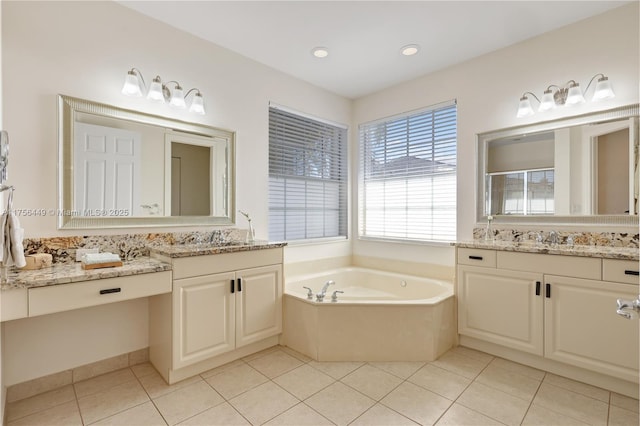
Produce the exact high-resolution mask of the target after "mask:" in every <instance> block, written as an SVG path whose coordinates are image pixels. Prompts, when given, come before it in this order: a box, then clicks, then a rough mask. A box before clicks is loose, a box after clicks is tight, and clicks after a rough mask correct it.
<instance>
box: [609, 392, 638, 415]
mask: <svg viewBox="0 0 640 426" xmlns="http://www.w3.org/2000/svg"><path fill="white" fill-rule="evenodd" d="M611 405H615V406H616V407H620V408H624V409H625V410H629V411H633V412H636V413H637V412H638V400H637V399H635V398H629V397H628V396H625V395H620V394H619V393H615V392H611Z"/></svg>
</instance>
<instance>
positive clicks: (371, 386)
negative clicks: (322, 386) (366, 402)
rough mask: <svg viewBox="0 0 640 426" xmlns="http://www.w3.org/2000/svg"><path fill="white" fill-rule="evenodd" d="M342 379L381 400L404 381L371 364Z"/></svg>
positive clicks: (343, 381) (371, 396)
mask: <svg viewBox="0 0 640 426" xmlns="http://www.w3.org/2000/svg"><path fill="white" fill-rule="evenodd" d="M340 381H341V382H342V383H344V384H346V385H348V386H351V387H352V388H354V389H355V390H357V391H358V392H361V393H363V394H365V395H366V396H368V397H369V398H372V399H374V400H376V401H380V400H381V399H382V398H383V397H384V396H385V395H387V394H388V393H389V392H391V391H392V390H394V389H395V388H397V387H398V385H400V383H402V379H400V378H399V377H397V376H394V375H393V374H390V373H387V372H385V371H382V370H380V369H379V368H375V367H372V366H370V365H363V366H362V367H360V368H358V369H357V370H356V371H354V372H353V373H350V374H348V375H346V376H345V377H343V378H342V380H340Z"/></svg>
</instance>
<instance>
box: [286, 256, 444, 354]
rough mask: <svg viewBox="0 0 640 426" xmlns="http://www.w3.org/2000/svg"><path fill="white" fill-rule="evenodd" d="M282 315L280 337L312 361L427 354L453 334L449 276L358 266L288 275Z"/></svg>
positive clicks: (437, 351)
mask: <svg viewBox="0 0 640 426" xmlns="http://www.w3.org/2000/svg"><path fill="white" fill-rule="evenodd" d="M328 280H333V281H335V285H332V286H329V288H328V289H327V292H326V296H325V299H324V301H323V302H317V301H316V299H315V294H316V293H318V292H319V291H320V289H321V288H322V286H323V285H324V283H326V282H327V281H328ZM305 286H306V287H309V288H311V289H313V292H314V298H313V300H308V299H307V290H305V289H304V288H303V287H305ZM336 290H340V291H344V293H339V294H338V301H337V302H332V301H331V295H332V293H333V292H334V291H336ZM284 319H285V321H284V330H283V343H284V344H285V345H287V346H289V347H291V348H292V349H295V350H297V351H299V352H302V353H304V354H306V355H308V356H310V357H311V358H313V359H315V360H318V361H433V360H435V359H436V358H437V357H438V356H440V355H442V354H443V353H444V352H446V351H447V350H449V349H450V348H451V347H452V346H453V344H454V341H455V321H454V296H453V284H452V283H451V282H447V281H442V280H434V279H430V278H422V277H416V276H411V275H403V274H396V273H390V272H383V271H377V270H373V269H364V268H358V267H348V268H340V269H334V270H331V271H327V272H323V273H320V274H311V275H302V276H296V277H289V278H287V280H286V282H285V297H284Z"/></svg>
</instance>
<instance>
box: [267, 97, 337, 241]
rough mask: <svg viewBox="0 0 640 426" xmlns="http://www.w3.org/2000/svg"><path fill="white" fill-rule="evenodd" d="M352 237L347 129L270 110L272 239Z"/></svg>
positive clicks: (276, 109)
mask: <svg viewBox="0 0 640 426" xmlns="http://www.w3.org/2000/svg"><path fill="white" fill-rule="evenodd" d="M339 236H344V237H346V236H347V129H346V128H343V127H340V126H337V125H332V124H330V123H327V122H323V121H319V120H314V119H312V118H309V117H307V116H303V115H298V114H295V113H292V112H290V111H285V110H283V109H279V108H275V107H270V108H269V238H270V239H271V240H286V241H291V240H303V239H313V238H325V237H339Z"/></svg>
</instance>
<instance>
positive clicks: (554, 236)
mask: <svg viewBox="0 0 640 426" xmlns="http://www.w3.org/2000/svg"><path fill="white" fill-rule="evenodd" d="M558 241H559V237H558V232H557V231H550V232H549V243H550V244H551V245H552V246H554V245H556V244H558Z"/></svg>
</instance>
